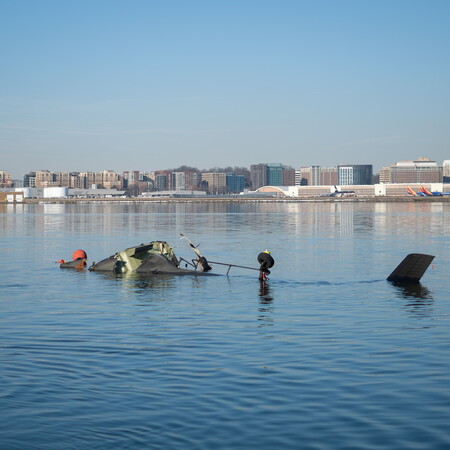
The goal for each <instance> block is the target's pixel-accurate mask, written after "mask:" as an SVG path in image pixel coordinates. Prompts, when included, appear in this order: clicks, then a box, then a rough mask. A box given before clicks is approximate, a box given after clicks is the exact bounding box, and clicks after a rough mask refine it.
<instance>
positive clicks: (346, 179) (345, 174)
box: [337, 164, 373, 186]
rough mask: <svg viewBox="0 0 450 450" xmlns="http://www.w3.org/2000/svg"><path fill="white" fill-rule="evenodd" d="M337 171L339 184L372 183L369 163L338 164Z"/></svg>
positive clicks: (371, 169)
mask: <svg viewBox="0 0 450 450" xmlns="http://www.w3.org/2000/svg"><path fill="white" fill-rule="evenodd" d="M337 171H338V184H339V185H340V186H351V185H362V184H373V166H372V165H371V164H339V165H338V166H337Z"/></svg>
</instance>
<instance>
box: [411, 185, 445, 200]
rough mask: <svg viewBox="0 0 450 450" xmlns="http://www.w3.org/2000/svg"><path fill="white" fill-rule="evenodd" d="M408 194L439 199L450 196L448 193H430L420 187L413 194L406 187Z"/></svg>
mask: <svg viewBox="0 0 450 450" xmlns="http://www.w3.org/2000/svg"><path fill="white" fill-rule="evenodd" d="M408 194H410V195H414V196H415V197H441V196H442V195H450V192H439V191H433V192H430V191H429V190H428V189H425V188H424V187H423V186H421V187H420V190H419V191H417V192H414V191H413V190H412V189H411V188H410V187H409V186H408Z"/></svg>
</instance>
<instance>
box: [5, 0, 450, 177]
mask: <svg viewBox="0 0 450 450" xmlns="http://www.w3.org/2000/svg"><path fill="white" fill-rule="evenodd" d="M449 24H450V0H420V1H419V0H387V1H385V0H308V1H306V0H305V1H303V0H296V1H291V0H267V1H266V0H236V1H235V0H227V1H224V0H220V1H216V0H209V1H206V0H121V1H118V0H86V1H85V0H0V62H1V70H0V169H2V170H7V171H8V172H10V173H11V174H12V175H13V176H14V177H22V175H23V174H24V173H26V172H28V171H31V170H40V169H49V170H55V171H84V170H103V169H113V170H116V171H118V172H122V171H123V170H158V169H166V168H175V167H178V166H180V165H182V164H185V165H191V166H195V167H198V168H199V169H203V168H210V167H214V166H229V165H231V166H246V167H249V166H250V165H251V164H257V163H260V162H281V163H283V164H286V165H292V166H293V167H295V168H298V167H300V166H301V165H311V164H319V165H322V166H335V165H336V164H340V163H344V164H348V163H354V164H373V165H374V170H375V171H377V170H378V169H379V168H381V167H383V166H385V165H389V164H391V163H394V162H396V161H398V160H404V159H415V158H418V157H420V156H426V157H429V158H431V159H435V160H436V161H438V162H440V163H441V162H442V160H444V159H450V25H449Z"/></svg>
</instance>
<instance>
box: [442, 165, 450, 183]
mask: <svg viewBox="0 0 450 450" xmlns="http://www.w3.org/2000/svg"><path fill="white" fill-rule="evenodd" d="M442 181H443V182H444V183H450V159H446V160H445V161H444V162H443V163H442Z"/></svg>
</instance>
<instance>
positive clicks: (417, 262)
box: [387, 253, 434, 283]
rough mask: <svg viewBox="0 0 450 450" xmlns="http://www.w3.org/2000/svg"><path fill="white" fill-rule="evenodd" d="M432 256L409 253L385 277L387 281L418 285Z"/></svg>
mask: <svg viewBox="0 0 450 450" xmlns="http://www.w3.org/2000/svg"><path fill="white" fill-rule="evenodd" d="M433 259H434V256H432V255H424V254H421V253H410V254H409V255H406V257H405V259H404V260H403V261H402V262H401V263H400V264H399V265H398V266H397V267H396V268H395V269H394V271H393V272H392V273H391V274H390V275H389V276H388V277H387V280H388V281H394V282H402V283H418V282H419V281H420V279H421V278H422V276H423V274H424V273H425V271H426V270H427V269H428V266H429V265H430V264H431V261H433Z"/></svg>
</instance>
